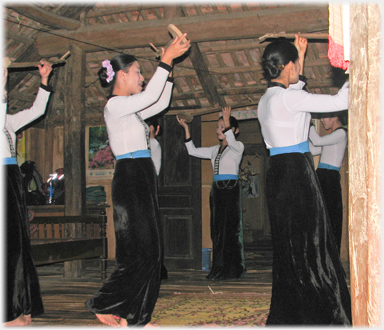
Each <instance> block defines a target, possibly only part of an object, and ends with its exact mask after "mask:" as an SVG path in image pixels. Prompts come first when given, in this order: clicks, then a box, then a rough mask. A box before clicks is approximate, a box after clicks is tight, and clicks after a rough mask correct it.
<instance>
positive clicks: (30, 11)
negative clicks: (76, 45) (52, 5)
mask: <svg viewBox="0 0 384 330" xmlns="http://www.w3.org/2000/svg"><path fill="white" fill-rule="evenodd" d="M6 7H7V8H9V9H12V10H14V11H15V12H17V13H19V14H21V15H23V16H25V17H28V18H30V19H31V20H34V21H36V22H38V23H40V24H43V25H48V26H50V27H51V28H54V29H66V30H77V29H78V28H79V27H80V26H81V22H80V21H77V20H74V19H71V18H67V17H63V16H60V15H57V14H54V13H51V12H49V11H47V10H44V9H41V8H39V7H38V6H36V5H34V4H28V5H25V6H20V5H16V4H15V5H6Z"/></svg>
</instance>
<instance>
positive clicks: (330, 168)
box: [317, 163, 340, 171]
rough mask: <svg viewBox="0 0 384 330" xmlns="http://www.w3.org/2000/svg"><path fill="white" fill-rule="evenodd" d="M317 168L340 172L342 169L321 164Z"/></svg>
mask: <svg viewBox="0 0 384 330" xmlns="http://www.w3.org/2000/svg"><path fill="white" fill-rule="evenodd" d="M317 168H325V169H327V170H335V171H340V167H336V166H333V165H329V164H325V163H319V165H318V166H317Z"/></svg>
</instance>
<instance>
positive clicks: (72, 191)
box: [64, 45, 86, 277]
mask: <svg viewBox="0 0 384 330" xmlns="http://www.w3.org/2000/svg"><path fill="white" fill-rule="evenodd" d="M69 50H70V51H71V54H72V56H71V57H70V58H69V61H68V65H67V66H66V67H65V70H66V75H65V89H64V90H65V97H64V100H65V106H64V169H65V208H64V214H65V215H82V214H83V210H85V198H86V196H85V187H86V180H85V128H84V121H83V118H84V113H85V96H84V95H85V90H84V85H85V53H84V52H83V51H82V50H81V49H80V48H79V47H77V46H76V45H71V46H70V49H69ZM68 226H69V228H68V230H69V232H70V236H71V237H72V238H74V237H78V234H79V232H81V228H78V227H77V226H76V225H75V224H73V225H68ZM83 271H84V262H83V261H82V260H75V261H67V262H65V263H64V275H65V276H67V277H81V276H82V275H83Z"/></svg>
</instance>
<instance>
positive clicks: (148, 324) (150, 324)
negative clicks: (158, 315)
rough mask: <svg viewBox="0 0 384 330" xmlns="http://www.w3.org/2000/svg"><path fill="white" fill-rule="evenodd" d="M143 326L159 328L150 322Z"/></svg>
mask: <svg viewBox="0 0 384 330" xmlns="http://www.w3.org/2000/svg"><path fill="white" fill-rule="evenodd" d="M144 328H160V325H157V324H153V323H151V322H149V323H147V324H146V325H145V326H144Z"/></svg>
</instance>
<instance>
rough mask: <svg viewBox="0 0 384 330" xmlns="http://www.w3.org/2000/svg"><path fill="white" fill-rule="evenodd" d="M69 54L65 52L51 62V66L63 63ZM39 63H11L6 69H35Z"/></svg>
mask: <svg viewBox="0 0 384 330" xmlns="http://www.w3.org/2000/svg"><path fill="white" fill-rule="evenodd" d="M70 53H71V52H70V51H67V52H66V53H65V54H64V55H63V56H62V57H61V58H60V59H58V60H56V61H53V62H52V65H56V64H60V63H64V62H65V59H66V58H67V57H68V56H69V54H70ZM39 64H40V62H18V63H11V64H10V65H9V66H8V68H11V69H12V68H30V67H35V66H38V65H39Z"/></svg>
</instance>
